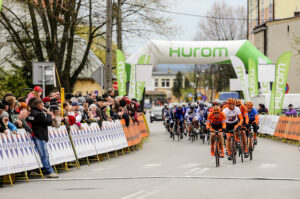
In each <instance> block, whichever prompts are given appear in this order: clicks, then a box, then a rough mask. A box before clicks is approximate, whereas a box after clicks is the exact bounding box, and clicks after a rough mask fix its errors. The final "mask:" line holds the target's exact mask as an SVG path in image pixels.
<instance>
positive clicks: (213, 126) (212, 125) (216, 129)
mask: <svg viewBox="0 0 300 199" xmlns="http://www.w3.org/2000/svg"><path fill="white" fill-rule="evenodd" d="M211 128H212V129H215V131H218V130H219V129H222V124H211Z"/></svg>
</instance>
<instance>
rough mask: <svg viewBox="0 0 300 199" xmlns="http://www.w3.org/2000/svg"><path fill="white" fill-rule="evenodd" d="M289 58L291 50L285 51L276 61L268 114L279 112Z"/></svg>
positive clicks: (282, 99)
mask: <svg viewBox="0 0 300 199" xmlns="http://www.w3.org/2000/svg"><path fill="white" fill-rule="evenodd" d="M291 58H292V52H286V53H284V54H282V55H281V56H280V57H279V58H278V60H277V62H276V71H275V82H274V84H273V86H272V94H271V100H270V114H279V113H281V109H282V105H283V101H284V95H285V89H286V82H287V77H288V73H289V68H290V61H291Z"/></svg>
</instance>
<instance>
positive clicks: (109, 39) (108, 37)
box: [104, 0, 113, 90]
mask: <svg viewBox="0 0 300 199" xmlns="http://www.w3.org/2000/svg"><path fill="white" fill-rule="evenodd" d="M112 18H113V16H112V0H106V55H105V67H106V84H105V85H104V88H105V89H106V90H107V89H109V88H110V87H111V86H112Z"/></svg>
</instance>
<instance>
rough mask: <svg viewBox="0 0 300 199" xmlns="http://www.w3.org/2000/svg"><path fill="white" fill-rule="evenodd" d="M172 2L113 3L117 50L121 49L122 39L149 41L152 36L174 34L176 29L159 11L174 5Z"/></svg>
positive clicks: (128, 0)
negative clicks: (137, 38)
mask: <svg viewBox="0 0 300 199" xmlns="http://www.w3.org/2000/svg"><path fill="white" fill-rule="evenodd" d="M174 2H175V1H174V0H139V1H137V0H117V3H114V19H116V32H117V34H116V35H117V44H118V48H119V49H122V48H123V44H122V42H123V38H126V39H130V38H136V37H139V38H142V39H145V40H150V39H151V38H152V36H153V34H155V35H159V36H165V37H166V38H168V36H169V35H172V34H174V33H175V32H176V31H175V30H176V29H178V28H177V27H175V26H174V25H173V24H171V23H170V21H171V20H172V19H171V18H170V17H168V16H166V15H163V14H162V13H161V12H160V10H161V9H165V8H168V7H170V6H171V5H174Z"/></svg>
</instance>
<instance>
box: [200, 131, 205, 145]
mask: <svg viewBox="0 0 300 199" xmlns="http://www.w3.org/2000/svg"><path fill="white" fill-rule="evenodd" d="M200 137H201V138H202V143H203V144H204V142H205V137H206V134H205V132H204V128H203V127H202V129H201V136H200Z"/></svg>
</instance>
